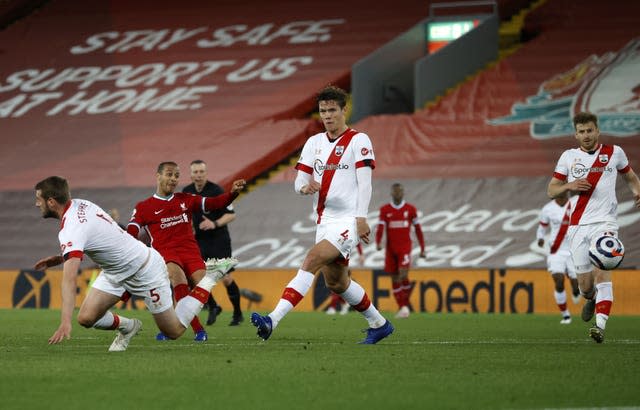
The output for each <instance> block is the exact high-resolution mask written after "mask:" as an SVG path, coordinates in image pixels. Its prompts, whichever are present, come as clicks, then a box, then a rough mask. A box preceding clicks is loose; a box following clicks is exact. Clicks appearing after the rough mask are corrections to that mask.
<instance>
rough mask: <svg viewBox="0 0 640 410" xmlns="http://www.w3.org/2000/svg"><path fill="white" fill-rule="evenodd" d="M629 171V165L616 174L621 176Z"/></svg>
mask: <svg viewBox="0 0 640 410" xmlns="http://www.w3.org/2000/svg"><path fill="white" fill-rule="evenodd" d="M629 171H631V167H630V166H629V164H627V166H626V167H624V168H622V169H619V170H618V172H619V173H621V174H626V173H628V172H629Z"/></svg>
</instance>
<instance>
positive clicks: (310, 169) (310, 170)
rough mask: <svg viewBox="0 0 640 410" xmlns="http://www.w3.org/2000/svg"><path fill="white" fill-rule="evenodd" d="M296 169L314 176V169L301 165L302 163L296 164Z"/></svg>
mask: <svg viewBox="0 0 640 410" xmlns="http://www.w3.org/2000/svg"><path fill="white" fill-rule="evenodd" d="M296 169H297V170H298V171H302V172H306V173H307V174H309V175H311V174H313V168H311V167H310V166H308V165H305V164H301V163H299V162H298V163H297V164H296Z"/></svg>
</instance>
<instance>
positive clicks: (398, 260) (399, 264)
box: [384, 248, 411, 275]
mask: <svg viewBox="0 0 640 410" xmlns="http://www.w3.org/2000/svg"><path fill="white" fill-rule="evenodd" d="M410 266H411V248H408V249H401V250H400V251H398V250H397V249H394V250H391V249H389V248H387V250H386V252H385V255H384V271H385V272H387V273H389V274H392V275H395V274H396V273H398V270H399V269H409V267H410Z"/></svg>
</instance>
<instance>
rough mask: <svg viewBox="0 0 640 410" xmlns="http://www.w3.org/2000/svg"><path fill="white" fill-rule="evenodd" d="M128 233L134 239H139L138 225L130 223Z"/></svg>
mask: <svg viewBox="0 0 640 410" xmlns="http://www.w3.org/2000/svg"><path fill="white" fill-rule="evenodd" d="M127 233H128V234H129V235H131V236H133V237H134V238H136V239H138V234H139V233H140V227H139V226H138V224H135V223H133V222H130V223H129V225H127Z"/></svg>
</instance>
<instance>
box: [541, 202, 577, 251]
mask: <svg viewBox="0 0 640 410" xmlns="http://www.w3.org/2000/svg"><path fill="white" fill-rule="evenodd" d="M568 206H571V203H570V202H567V203H566V204H564V206H560V205H559V204H558V203H557V202H556V201H555V200H551V201H549V202H547V204H546V205H545V206H543V207H542V210H541V211H540V225H538V230H537V232H536V239H544V236H545V234H546V233H547V231H548V232H549V247H550V248H551V253H556V252H557V251H567V252H569V251H570V249H569V240H568V239H567V238H568V236H567V235H566V234H567V227H565V228H564V229H562V231H561V229H560V228H561V227H562V226H563V222H564V224H565V225H568V224H569V220H565V214H566V213H567V207H568Z"/></svg>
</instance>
